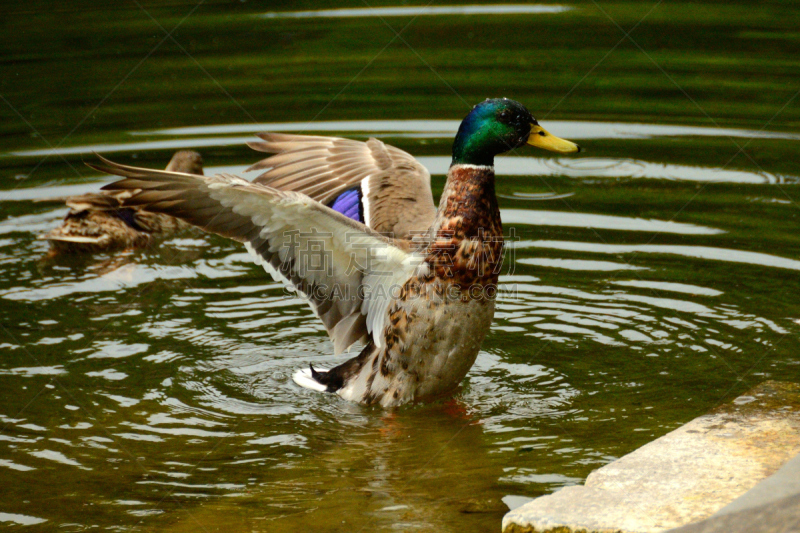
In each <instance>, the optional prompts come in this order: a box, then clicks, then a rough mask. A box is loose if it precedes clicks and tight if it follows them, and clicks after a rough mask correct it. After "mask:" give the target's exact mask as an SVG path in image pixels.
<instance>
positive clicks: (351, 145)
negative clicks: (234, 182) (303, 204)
mask: <svg viewBox="0 0 800 533" xmlns="http://www.w3.org/2000/svg"><path fill="white" fill-rule="evenodd" d="M258 136H259V137H261V138H262V139H263V141H264V142H253V143H248V144H249V146H250V147H251V148H253V149H254V150H258V151H260V152H267V153H272V154H276V155H273V156H271V157H268V158H266V159H263V160H261V161H259V162H258V163H256V164H255V165H253V166H251V167H250V168H249V169H247V170H262V169H267V170H266V172H263V173H262V174H261V175H259V176H258V177H257V178H256V179H254V180H253V182H254V183H261V184H263V185H267V186H269V187H273V188H275V189H280V190H282V191H297V192H301V193H303V194H305V195H307V196H309V197H311V198H313V199H314V200H317V201H319V202H321V203H323V204H325V205H329V206H332V207H334V209H337V210H339V211H340V212H345V211H344V210H343V209H338V205H340V203H341V204H342V205H344V203H342V202H337V199H339V197H340V196H342V195H343V193H346V192H347V191H350V190H352V189H356V190H357V191H358V201H359V202H360V205H359V206H358V207H359V209H358V210H357V212H358V216H352V218H354V219H356V220H360V221H361V222H364V224H366V225H367V226H369V227H370V228H371V229H373V230H375V231H377V232H379V233H383V234H385V235H391V236H393V237H395V238H397V239H410V238H412V237H413V235H415V234H420V233H422V232H424V231H425V230H427V229H428V228H429V227H430V226H431V224H433V220H434V218H435V217H436V206H435V205H434V203H433V195H432V194H431V175H430V173H429V172H428V170H427V169H426V168H425V167H424V166H422V165H421V164H420V163H419V161H417V160H416V159H414V157H413V156H411V155H410V154H408V153H407V152H404V151H403V150H400V149H399V148H395V147H394V146H389V145H386V144H384V143H382V142H381V141H379V140H378V139H369V140H368V141H366V142H361V141H354V140H352V139H342V138H339V137H319V136H307V135H288V134H282V133H261V134H259V135H258Z"/></svg>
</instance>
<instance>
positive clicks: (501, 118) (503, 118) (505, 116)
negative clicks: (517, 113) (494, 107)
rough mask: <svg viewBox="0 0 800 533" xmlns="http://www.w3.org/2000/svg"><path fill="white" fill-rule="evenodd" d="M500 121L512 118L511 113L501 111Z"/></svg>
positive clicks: (505, 110)
mask: <svg viewBox="0 0 800 533" xmlns="http://www.w3.org/2000/svg"><path fill="white" fill-rule="evenodd" d="M499 117H500V120H508V119H509V118H510V117H511V112H510V111H509V110H508V109H504V110H503V111H500V115H499Z"/></svg>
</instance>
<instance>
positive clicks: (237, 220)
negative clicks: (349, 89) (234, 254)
mask: <svg viewBox="0 0 800 533" xmlns="http://www.w3.org/2000/svg"><path fill="white" fill-rule="evenodd" d="M98 157H100V156H98ZM100 160H101V162H102V164H94V165H90V166H92V167H93V168H96V169H98V170H101V171H105V172H109V173H111V174H116V175H119V176H123V179H122V180H119V181H116V182H113V183H111V184H109V185H106V186H105V187H104V189H107V190H113V191H121V190H124V191H131V192H132V194H131V195H130V197H129V198H127V199H126V200H125V205H131V206H142V207H145V208H146V209H147V210H148V211H151V212H157V213H164V214H167V215H171V216H175V217H177V218H180V219H183V220H185V221H187V222H189V223H191V224H194V225H196V226H199V227H200V228H202V229H203V230H205V231H209V232H212V233H216V234H219V235H223V236H225V237H228V238H231V239H234V240H237V241H239V242H242V243H244V244H245V247H246V248H247V250H248V251H249V252H250V253H251V255H253V257H254V258H255V261H256V262H257V263H258V264H260V265H262V266H263V267H264V268H265V270H267V272H269V273H270V274H271V275H272V276H273V277H274V278H275V279H276V280H279V281H282V282H284V283H285V284H286V285H287V286H288V287H289V288H290V289H292V290H294V291H296V292H297V293H299V294H300V295H301V296H302V297H304V299H306V300H307V301H308V303H309V304H310V305H311V308H312V310H314V312H315V313H316V314H317V316H318V317H319V318H320V319H321V320H322V322H323V324H324V325H325V328H326V330H327V331H328V334H329V335H330V337H331V339H332V340H333V343H334V350H335V351H336V353H340V352H342V351H344V350H345V349H347V348H348V347H349V346H350V345H352V344H353V343H354V342H356V341H358V340H363V339H366V338H367V337H368V336H369V335H371V336H372V339H373V340H374V342H375V343H376V344H377V345H378V346H382V345H383V342H384V338H383V330H384V328H385V325H386V320H387V318H388V312H387V309H388V307H389V304H390V302H391V294H392V287H396V286H398V285H402V284H403V283H405V281H407V280H408V278H410V277H411V275H412V274H414V273H415V272H418V271H420V269H425V268H426V266H425V264H424V262H423V257H422V256H420V255H418V254H416V253H413V252H410V251H409V246H410V244H409V243H407V242H404V241H394V240H391V239H389V238H387V237H385V236H383V235H380V234H378V233H376V232H375V231H373V230H371V229H370V228H368V227H367V226H365V225H363V224H361V223H359V222H356V221H354V220H351V219H349V218H347V217H346V216H344V215H341V214H340V213H337V212H336V211H334V210H332V209H330V208H328V207H325V206H324V205H321V204H320V203H318V202H316V201H314V200H312V199H311V198H309V197H308V196H306V195H304V194H301V193H299V192H294V191H280V190H277V189H274V188H271V187H269V186H266V185H263V184H258V183H255V184H254V183H250V182H248V181H246V180H243V179H241V178H239V177H236V176H231V175H226V174H220V175H216V176H208V177H205V176H199V175H192V174H184V173H180V172H168V171H161V170H150V169H143V168H137V167H131V166H127V165H120V164H117V163H113V162H111V161H109V160H107V159H105V158H103V157H100ZM314 250H319V252H320V253H319V254H317V255H314ZM309 254H310V255H309ZM337 291H338V292H337Z"/></svg>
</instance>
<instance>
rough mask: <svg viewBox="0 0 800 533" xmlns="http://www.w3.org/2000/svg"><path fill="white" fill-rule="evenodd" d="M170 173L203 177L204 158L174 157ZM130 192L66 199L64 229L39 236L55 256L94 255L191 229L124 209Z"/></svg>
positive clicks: (154, 215) (188, 152)
mask: <svg viewBox="0 0 800 533" xmlns="http://www.w3.org/2000/svg"><path fill="white" fill-rule="evenodd" d="M166 170H167V171H170V172H186V173H189V174H196V175H201V176H202V175H203V158H202V157H200V154H198V153H197V152H193V151H191V150H182V151H180V152H176V153H175V155H173V156H172V159H171V160H170V162H169V164H168V165H167V168H166ZM131 194H132V192H131V191H116V192H110V191H101V192H99V193H93V192H90V193H87V194H82V195H80V196H73V197H71V198H67V201H66V203H67V207H69V208H70V210H69V212H68V213H67V215H66V216H65V217H64V222H62V223H61V226H59V227H57V228H54V229H52V230H51V231H50V232H48V233H46V234H44V235H40V236H39V239H43V240H46V241H48V242H49V243H50V248H51V250H52V251H53V252H55V253H93V252H102V251H106V250H113V249H120V248H139V247H144V246H148V245H149V244H150V243H151V242H152V240H153V237H154V236H156V235H165V234H168V233H172V232H175V231H177V230H180V229H183V228H186V227H188V224H187V223H186V222H184V221H182V220H180V219H177V218H175V217H171V216H169V215H164V214H161V213H153V212H150V211H146V210H143V209H141V208H134V207H130V206H124V205H123V204H124V202H125V200H126V199H127V198H128V197H129V196H131Z"/></svg>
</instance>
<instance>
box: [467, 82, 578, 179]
mask: <svg viewBox="0 0 800 533" xmlns="http://www.w3.org/2000/svg"><path fill="white" fill-rule="evenodd" d="M525 144H530V145H532V146H538V147H539V148H544V149H545V150H551V151H553V152H560V153H571V152H580V147H579V146H578V145H577V144H575V143H573V142H570V141H567V140H564V139H559V138H558V137H555V136H553V135H551V134H550V133H548V132H547V131H546V130H545V129H544V128H542V127H541V126H539V123H538V122H536V119H535V118H533V116H531V114H530V113H529V112H528V110H527V109H525V106H523V105H522V104H520V103H519V102H515V101H514V100H509V99H508V98H494V99H487V100H485V101H483V102H481V103H480V104H478V105H476V106H475V107H473V108H472V111H470V113H469V115H467V116H466V118H465V119H464V120H463V121H462V122H461V126H460V127H459V128H458V134H457V135H456V140H455V142H454V143H453V162H452V164H453V165H460V164H471V165H493V164H494V156H496V155H498V154H502V153H503V152H508V151H509V150H513V149H514V148H519V147H520V146H523V145H525Z"/></svg>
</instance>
